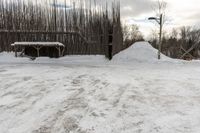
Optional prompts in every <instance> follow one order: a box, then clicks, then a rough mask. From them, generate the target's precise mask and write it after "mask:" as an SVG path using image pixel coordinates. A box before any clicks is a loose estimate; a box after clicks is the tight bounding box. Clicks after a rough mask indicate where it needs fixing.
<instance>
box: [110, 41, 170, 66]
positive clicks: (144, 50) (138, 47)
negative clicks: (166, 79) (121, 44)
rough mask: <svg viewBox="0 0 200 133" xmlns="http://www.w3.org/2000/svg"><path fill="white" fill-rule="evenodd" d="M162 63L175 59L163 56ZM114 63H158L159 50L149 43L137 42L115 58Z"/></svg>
mask: <svg viewBox="0 0 200 133" xmlns="http://www.w3.org/2000/svg"><path fill="white" fill-rule="evenodd" d="M161 58H162V59H161V60H162V61H172V60H173V59H171V58H169V57H167V56H165V55H163V54H161ZM113 61H114V62H129V63H131V62H135V61H137V62H156V61H158V50H157V49H155V48H153V47H152V46H151V45H150V44H149V43H148V42H137V43H135V44H133V45H132V46H131V47H130V48H128V49H126V50H124V51H122V52H120V53H119V54H117V55H115V56H114V58H113Z"/></svg>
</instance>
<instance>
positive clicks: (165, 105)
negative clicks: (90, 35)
mask: <svg viewBox="0 0 200 133" xmlns="http://www.w3.org/2000/svg"><path fill="white" fill-rule="evenodd" d="M136 46H137V45H136ZM141 46H145V45H141ZM133 48H135V49H137V51H138V50H139V49H138V48H139V47H133ZM143 48H144V47H143ZM149 48H150V47H149V46H148V49H149ZM129 50H130V49H129ZM147 51H149V50H147ZM129 53H130V52H129ZM125 55H126V52H125V53H124V55H123V53H121V56H118V57H116V58H114V60H113V61H112V62H110V63H108V62H107V61H105V62H104V61H98V60H101V59H102V57H87V59H85V60H84V59H83V58H82V59H81V61H80V58H81V57H77V58H75V57H74V58H71V60H72V59H73V60H74V62H73V63H74V64H73V63H72V62H69V60H70V58H69V60H67V59H64V60H65V61H66V62H64V63H59V60H58V61H57V62H55V60H52V59H47V60H46V59H45V60H46V61H44V59H40V61H41V62H45V63H43V64H42V63H41V62H39V61H38V62H39V63H38V62H35V63H34V62H32V61H24V60H23V61H19V60H20V59H18V63H16V62H12V63H5V61H2V60H1V59H7V61H8V62H9V61H11V60H10V59H9V58H10V57H8V56H6V57H7V58H6V57H3V58H1V57H0V133H199V131H200V113H199V112H200V82H199V81H200V62H194V61H193V62H182V61H174V60H170V59H166V60H165V61H152V62H151V58H150V55H152V58H153V57H154V56H156V51H155V52H153V53H151V54H148V57H149V59H150V60H148V61H147V60H146V59H148V58H144V57H142V59H141V58H140V56H139V55H138V57H137V58H136V59H131V58H130V56H125ZM155 58H156V57H155ZM76 59H77V61H75V60H76ZM78 59H79V61H78ZM121 59H122V62H120V60H121ZM126 59H127V60H128V61H127V62H126ZM61 60H62V59H61ZM88 60H90V63H89V62H88ZM14 61H15V60H14ZM51 61H52V62H51ZM1 62H3V63H1ZM23 62H24V63H23ZM30 62H32V63H30ZM62 62H63V60H62Z"/></svg>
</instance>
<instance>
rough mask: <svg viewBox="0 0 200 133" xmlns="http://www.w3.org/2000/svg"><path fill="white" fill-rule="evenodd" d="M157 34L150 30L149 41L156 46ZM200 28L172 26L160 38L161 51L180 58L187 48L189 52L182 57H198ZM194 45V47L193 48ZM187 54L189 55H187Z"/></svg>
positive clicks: (199, 54) (199, 51)
mask: <svg viewBox="0 0 200 133" xmlns="http://www.w3.org/2000/svg"><path fill="white" fill-rule="evenodd" d="M157 35H158V34H157V33H156V32H155V31H152V34H151V39H150V43H151V44H152V46H153V47H155V48H158V39H157V38H158V36H157ZM199 41H200V29H199V28H197V27H192V26H183V27H180V28H174V29H172V30H171V32H168V33H167V32H164V33H163V38H162V53H164V54H165V55H167V56H169V57H172V58H181V57H182V55H183V54H184V53H186V52H187V50H189V49H191V51H189V54H187V55H186V56H185V57H182V58H183V59H197V58H200V50H199V48H200V42H199ZM193 46H194V48H193ZM188 56H189V57H188Z"/></svg>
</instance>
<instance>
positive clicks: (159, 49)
mask: <svg viewBox="0 0 200 133" xmlns="http://www.w3.org/2000/svg"><path fill="white" fill-rule="evenodd" d="M162 28H163V14H160V33H159V34H160V35H159V48H158V59H159V60H160V59H161V50H162Z"/></svg>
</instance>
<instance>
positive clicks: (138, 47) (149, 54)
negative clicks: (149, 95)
mask: <svg viewBox="0 0 200 133" xmlns="http://www.w3.org/2000/svg"><path fill="white" fill-rule="evenodd" d="M157 53H158V50H157V49H155V48H153V47H152V46H151V45H150V44H149V43H148V42H137V43H135V44H133V45H132V46H131V47H129V48H128V49H126V50H124V51H122V52H120V53H119V54H117V55H115V56H114V57H113V60H112V61H111V62H109V61H108V60H107V59H106V58H105V56H104V55H73V56H69V55H67V56H65V57H61V58H58V59H55V58H48V57H40V58H37V59H36V60H34V61H32V60H31V59H29V58H21V57H19V58H15V56H14V53H5V52H3V53H0V63H40V64H42V63H45V64H46V63H52V64H88V65H90V64H92V65H105V64H109V63H110V64H118V63H136V62H139V63H143V62H146V63H150V64H151V63H158V62H167V63H175V62H176V63H180V62H182V61H181V60H176V59H171V58H169V57H167V56H165V55H163V54H161V60H158V59H157V58H158V55H157Z"/></svg>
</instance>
